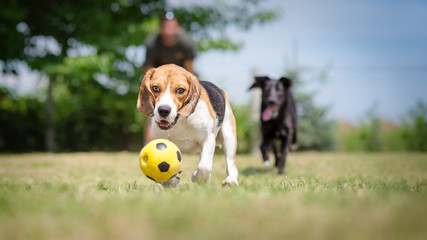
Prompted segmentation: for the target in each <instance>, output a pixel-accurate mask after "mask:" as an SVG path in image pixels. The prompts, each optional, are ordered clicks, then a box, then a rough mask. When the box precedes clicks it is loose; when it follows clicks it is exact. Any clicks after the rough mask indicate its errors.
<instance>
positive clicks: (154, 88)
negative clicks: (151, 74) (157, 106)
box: [151, 86, 160, 93]
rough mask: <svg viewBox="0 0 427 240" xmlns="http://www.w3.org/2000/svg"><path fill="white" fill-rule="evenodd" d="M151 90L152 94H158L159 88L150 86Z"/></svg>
mask: <svg viewBox="0 0 427 240" xmlns="http://www.w3.org/2000/svg"><path fill="white" fill-rule="evenodd" d="M151 89H152V90H153V92H154V93H160V88H159V87H158V86H152V87H151Z"/></svg>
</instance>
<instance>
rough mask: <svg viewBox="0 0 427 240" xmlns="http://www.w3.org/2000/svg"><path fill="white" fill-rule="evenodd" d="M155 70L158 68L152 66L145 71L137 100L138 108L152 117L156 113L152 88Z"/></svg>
mask: <svg viewBox="0 0 427 240" xmlns="http://www.w3.org/2000/svg"><path fill="white" fill-rule="evenodd" d="M155 71H156V69H155V68H152V69H150V70H149V71H148V72H146V73H145V76H144V78H143V79H142V82H141V86H140V87H139V95H138V101H137V102H136V107H137V108H138V110H139V111H140V112H141V113H142V114H144V115H145V116H147V117H152V116H153V115H154V113H153V112H154V95H153V92H151V89H150V79H151V76H152V75H153V74H154V72H155Z"/></svg>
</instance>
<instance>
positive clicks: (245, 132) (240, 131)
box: [232, 105, 259, 153]
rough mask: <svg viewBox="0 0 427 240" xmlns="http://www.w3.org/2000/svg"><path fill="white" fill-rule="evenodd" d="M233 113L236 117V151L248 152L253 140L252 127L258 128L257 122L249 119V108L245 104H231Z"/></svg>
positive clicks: (250, 149)
mask: <svg viewBox="0 0 427 240" xmlns="http://www.w3.org/2000/svg"><path fill="white" fill-rule="evenodd" d="M232 108H233V114H234V117H235V118H236V128H237V129H236V131H237V153H250V152H251V151H252V147H253V145H254V142H257V139H254V138H253V131H254V129H259V126H258V123H256V122H253V121H252V120H251V117H250V114H251V109H250V107H249V106H246V105H232Z"/></svg>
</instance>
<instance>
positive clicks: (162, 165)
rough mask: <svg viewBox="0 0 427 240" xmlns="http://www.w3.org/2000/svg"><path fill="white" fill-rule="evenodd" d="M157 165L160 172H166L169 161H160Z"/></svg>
mask: <svg viewBox="0 0 427 240" xmlns="http://www.w3.org/2000/svg"><path fill="white" fill-rule="evenodd" d="M157 167H159V170H160V172H167V171H168V170H169V167H170V165H169V163H167V162H164V161H163V162H161V163H160V164H159V165H158V166H157Z"/></svg>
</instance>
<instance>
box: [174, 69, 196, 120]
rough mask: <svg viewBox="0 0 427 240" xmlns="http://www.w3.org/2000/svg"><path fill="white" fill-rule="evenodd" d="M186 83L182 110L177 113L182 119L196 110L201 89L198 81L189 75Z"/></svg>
mask: <svg viewBox="0 0 427 240" xmlns="http://www.w3.org/2000/svg"><path fill="white" fill-rule="evenodd" d="M187 81H188V84H189V89H188V95H187V98H186V99H185V100H184V103H183V105H182V108H181V109H180V110H179V111H178V113H179V114H180V115H182V116H184V117H188V116H189V115H190V114H192V113H193V112H194V110H196V106H197V103H198V102H199V98H200V94H201V89H200V83H199V80H197V78H196V76H194V75H193V74H191V73H188V74H187Z"/></svg>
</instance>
